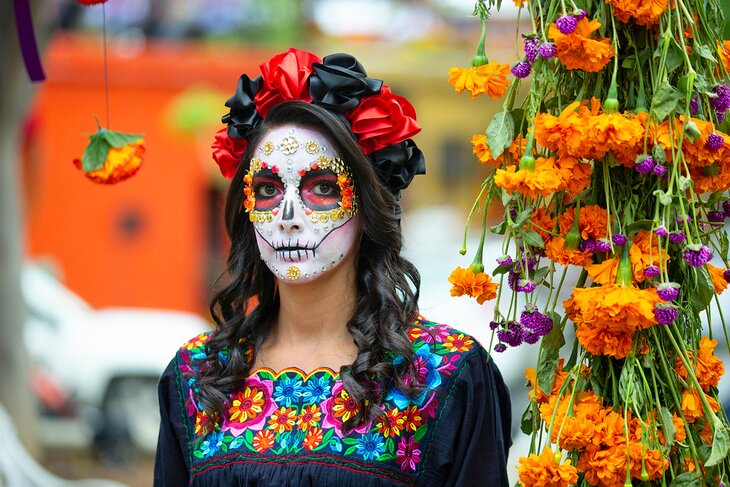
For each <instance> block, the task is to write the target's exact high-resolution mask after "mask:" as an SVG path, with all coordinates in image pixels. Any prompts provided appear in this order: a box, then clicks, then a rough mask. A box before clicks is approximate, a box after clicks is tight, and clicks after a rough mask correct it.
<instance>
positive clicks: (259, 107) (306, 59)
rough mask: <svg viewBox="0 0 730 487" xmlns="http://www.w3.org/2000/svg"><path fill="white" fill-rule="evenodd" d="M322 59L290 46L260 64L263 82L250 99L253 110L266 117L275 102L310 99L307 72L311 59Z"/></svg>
mask: <svg viewBox="0 0 730 487" xmlns="http://www.w3.org/2000/svg"><path fill="white" fill-rule="evenodd" d="M321 62H322V60H321V59H320V58H318V57H317V56H315V55H314V54H312V53H310V52H306V51H300V50H299V49H294V48H293V47H292V48H290V49H289V50H288V51H287V52H284V53H281V54H277V55H276V56H274V57H272V58H271V59H269V60H268V61H266V62H265V63H263V64H261V76H262V78H263V83H262V84H261V88H260V89H259V91H258V92H257V93H256V96H255V97H254V99H253V101H254V103H255V104H256V111H258V112H259V114H260V115H261V116H262V117H265V116H266V114H267V113H268V112H269V110H270V109H271V108H272V107H273V106H274V105H278V104H279V103H281V102H283V101H286V100H302V101H306V102H311V101H312V97H311V96H309V75H310V74H312V63H321Z"/></svg>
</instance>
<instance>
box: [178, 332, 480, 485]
mask: <svg viewBox="0 0 730 487" xmlns="http://www.w3.org/2000/svg"><path fill="white" fill-rule="evenodd" d="M408 336H409V337H410V339H411V341H412V345H413V350H414V353H415V356H414V365H415V369H416V376H415V377H410V378H409V380H410V381H412V382H414V383H418V384H420V385H421V386H422V391H421V392H419V394H417V395H416V396H415V397H409V396H407V395H405V394H404V393H402V392H401V391H399V390H397V389H394V388H393V389H391V390H390V391H389V392H388V394H387V395H386V400H385V403H384V404H383V405H382V406H381V409H382V411H383V415H381V416H378V417H375V418H373V419H372V421H370V422H369V423H367V424H363V425H361V426H360V427H358V428H356V429H354V430H353V431H350V432H349V433H348V434H345V432H344V431H343V423H344V422H346V421H347V420H348V419H350V418H351V417H353V416H354V415H356V414H357V413H358V412H359V405H358V403H357V402H355V401H354V400H353V399H352V398H351V397H350V395H349V394H348V393H347V391H346V390H345V388H344V387H343V385H342V381H341V380H340V378H339V374H337V373H334V372H333V371H331V370H329V369H318V370H316V371H314V372H313V373H311V374H309V375H306V374H304V373H302V372H301V371H300V370H297V369H286V370H284V371H282V372H280V373H279V374H275V373H274V372H273V371H271V370H269V369H259V370H257V371H255V372H254V373H253V374H252V375H251V376H250V377H249V378H248V379H247V380H246V381H245V383H243V384H241V386H240V387H238V388H236V389H235V390H234V391H232V392H231V394H230V396H229V407H228V411H227V415H226V417H225V418H223V419H222V421H215V422H214V421H211V419H210V418H209V417H208V416H207V415H206V413H205V412H203V411H202V408H201V407H200V404H199V403H198V402H197V399H196V385H195V378H194V371H195V370H196V368H197V367H198V366H199V364H200V362H201V361H202V360H204V359H205V356H206V354H205V343H206V342H207V340H208V339H209V338H210V335H209V334H203V335H200V336H198V337H196V338H194V339H193V340H191V341H190V342H188V343H187V344H186V345H184V346H183V347H182V349H181V353H180V370H181V373H182V376H183V377H184V378H185V384H184V386H185V390H184V391H183V392H184V397H186V398H187V399H186V408H185V411H186V412H187V414H188V416H189V418H190V419H189V420H190V422H191V424H192V425H193V427H192V428H191V431H194V435H195V438H192V440H193V442H192V443H193V445H194V447H193V448H194V449H193V452H192V454H193V457H194V459H193V467H194V471H195V472H201V471H204V470H205V468H206V465H208V464H209V463H210V462H211V461H214V460H215V459H216V458H218V456H221V455H231V454H234V455H238V456H240V457H241V458H242V459H244V460H243V461H246V460H245V459H250V458H251V455H266V456H270V455H274V456H286V457H287V458H289V457H291V456H292V455H297V454H315V452H316V454H317V455H325V456H326V457H328V458H331V459H335V460H336V459H339V460H337V461H338V462H341V461H346V460H348V459H349V460H352V461H354V462H355V463H353V464H352V465H353V466H354V467H353V468H360V469H366V468H365V467H364V465H367V464H370V465H372V466H373V467H372V468H375V466H377V468H378V469H379V470H378V471H379V472H381V473H382V472H389V473H388V474H387V475H391V476H395V477H394V478H401V479H402V477H397V476H398V475H404V474H403V472H405V473H407V474H408V475H413V474H415V472H416V470H417V469H418V467H419V464H420V461H421V444H422V442H423V439H424V437H425V435H426V432H427V430H428V427H429V420H431V419H432V418H434V417H436V413H437V411H438V408H439V404H440V402H441V401H439V400H437V398H438V397H439V396H438V394H439V392H440V391H441V390H442V389H443V386H444V384H445V383H447V380H448V378H449V377H450V376H451V375H452V373H453V372H454V371H455V370H456V369H457V363H458V362H459V361H460V360H461V359H462V358H463V356H464V354H465V353H467V352H469V351H470V350H472V349H474V348H475V346H476V342H475V340H474V339H473V338H472V337H470V336H469V335H465V334H463V333H460V332H457V331H455V330H453V329H452V328H450V327H448V326H445V325H439V324H435V323H431V322H428V321H425V320H423V319H419V320H418V321H417V322H416V323H414V325H413V326H412V327H411V329H410V330H409V333H408ZM242 346H246V347H247V348H246V353H247V356H248V357H249V358H250V357H251V356H252V353H253V349H252V347H251V346H250V345H249V344H245V343H244V344H242ZM224 355H225V357H224V358H227V354H224ZM402 360H403V358H402V357H397V358H396V359H395V360H394V362H396V363H398V362H400V361H402ZM206 433H207V434H206ZM201 439H202V441H201ZM251 461H253V460H251ZM399 472H400V473H399Z"/></svg>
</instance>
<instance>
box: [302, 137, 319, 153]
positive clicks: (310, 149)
mask: <svg viewBox="0 0 730 487" xmlns="http://www.w3.org/2000/svg"><path fill="white" fill-rule="evenodd" d="M304 148H305V149H306V151H307V154H316V153H317V152H319V144H318V143H317V142H315V141H313V140H310V141H309V142H307V143H306V144H304Z"/></svg>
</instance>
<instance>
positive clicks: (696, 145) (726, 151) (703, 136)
mask: <svg viewBox="0 0 730 487" xmlns="http://www.w3.org/2000/svg"><path fill="white" fill-rule="evenodd" d="M690 120H691V121H692V122H694V124H695V125H696V126H697V128H698V129H699V131H700V136H699V137H698V138H697V139H695V140H694V141H690V140H689V139H685V140H684V141H682V154H683V157H684V160H685V161H686V162H687V164H688V165H689V166H690V169H695V168H698V167H706V166H712V165H713V164H719V165H726V164H728V163H730V161H729V160H728V159H729V158H730V137H729V136H728V135H726V134H724V133H722V132H720V131H718V130H716V129H715V128H714V127H713V125H712V123H711V122H708V121H706V120H702V119H699V118H693V117H691V118H690ZM685 123H686V118H685V117H684V115H680V116H679V118H678V119H677V120H676V125H677V129H676V130H675V131H674V132H673V134H672V135H673V137H670V133H669V122H668V121H665V122H663V123H662V124H661V125H659V126H658V127H657V128H656V140H657V142H658V143H659V144H661V146H662V147H663V148H664V150H665V151H666V155H667V159H668V160H671V158H672V151H671V148H672V146H674V147H677V146H678V145H679V139H680V136H681V134H682V131H683V128H684V124H685ZM712 132H715V133H716V134H718V135H720V136H722V138H723V139H724V144H723V146H722V147H720V148H719V149H717V150H711V149H709V148H707V138H708V137H709V135H710V134H711V133H712ZM695 189H696V188H695Z"/></svg>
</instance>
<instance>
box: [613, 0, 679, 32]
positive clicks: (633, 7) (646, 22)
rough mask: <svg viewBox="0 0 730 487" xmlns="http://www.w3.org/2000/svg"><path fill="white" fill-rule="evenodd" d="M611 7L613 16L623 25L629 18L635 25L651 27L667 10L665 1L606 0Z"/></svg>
mask: <svg viewBox="0 0 730 487" xmlns="http://www.w3.org/2000/svg"><path fill="white" fill-rule="evenodd" d="M606 3H608V4H611V5H613V14H614V15H615V16H616V18H617V19H619V20H620V21H621V22H623V23H628V21H629V20H630V19H631V18H634V20H636V23H637V24H639V25H643V26H645V27H651V26H652V25H654V24H656V23H658V22H659V18H660V17H661V16H662V14H663V13H664V11H665V10H666V9H667V0H606Z"/></svg>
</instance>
